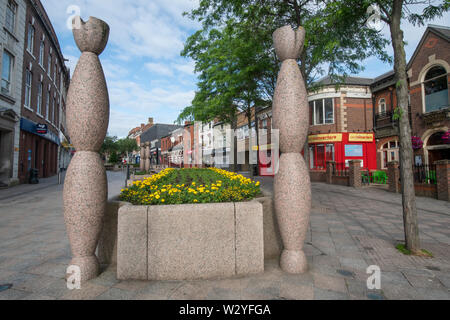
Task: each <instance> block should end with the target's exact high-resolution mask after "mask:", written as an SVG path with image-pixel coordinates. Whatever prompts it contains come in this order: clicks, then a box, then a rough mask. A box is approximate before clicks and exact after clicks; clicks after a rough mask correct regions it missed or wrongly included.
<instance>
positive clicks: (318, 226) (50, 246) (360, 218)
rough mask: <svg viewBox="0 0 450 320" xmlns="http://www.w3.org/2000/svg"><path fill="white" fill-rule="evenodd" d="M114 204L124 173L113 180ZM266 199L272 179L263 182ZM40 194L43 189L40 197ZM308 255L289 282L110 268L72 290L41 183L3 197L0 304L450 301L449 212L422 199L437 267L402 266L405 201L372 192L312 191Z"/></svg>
mask: <svg viewBox="0 0 450 320" xmlns="http://www.w3.org/2000/svg"><path fill="white" fill-rule="evenodd" d="M108 176H109V191H110V196H113V195H114V194H117V193H118V192H119V190H120V188H121V187H122V186H123V183H124V179H125V177H124V173H123V172H115V173H111V172H109V173H108ZM261 181H262V185H263V189H264V190H266V191H267V192H270V190H271V188H272V186H271V184H272V178H263V179H261ZM39 186H41V188H40V187H39ZM312 191H313V208H312V212H311V220H310V228H309V232H308V235H307V240H306V245H305V252H306V254H307V258H308V262H309V270H308V272H306V273H305V274H301V275H292V274H286V273H284V272H282V271H281V269H280V268H279V266H278V261H277V260H270V261H266V265H265V272H264V273H263V274H259V275H253V276H244V277H235V278H231V279H219V280H198V281H119V280H117V279H116V277H115V269H114V267H109V268H107V269H106V270H103V273H102V274H101V275H100V276H99V277H98V278H96V279H93V280H91V281H88V282H86V283H84V284H82V288H81V289H79V290H68V289H67V287H66V283H65V280H64V274H65V269H66V267H67V265H68V263H69V261H70V248H69V242H68V239H67V235H66V230H65V225H64V217H63V210H62V185H58V184H57V180H55V179H53V180H47V181H43V182H42V184H41V185H36V186H34V187H33V188H31V187H30V186H27V185H23V186H18V187H14V188H11V189H7V190H0V284H6V283H10V284H12V285H13V286H12V288H11V289H8V290H5V291H2V292H0V299H6V300H9V299H332V300H335V299H433V300H434V299H450V205H449V202H444V201H438V200H434V199H430V198H422V197H418V198H417V204H418V215H419V222H420V236H421V241H422V248H424V249H426V250H428V251H430V252H432V253H433V255H434V257H433V258H424V257H412V256H405V255H403V254H402V253H400V252H398V251H397V250H396V249H395V244H396V243H398V242H400V241H402V240H403V237H404V236H403V222H402V211H401V196H400V195H399V194H393V193H389V192H387V191H386V190H381V189H377V188H375V187H364V188H362V189H353V188H349V187H343V186H337V185H327V184H324V183H313V184H312ZM370 265H377V266H379V268H380V269H381V288H380V289H379V290H377V289H368V288H367V284H366V281H367V278H368V277H369V276H370V274H367V273H366V269H367V267H368V266H370Z"/></svg>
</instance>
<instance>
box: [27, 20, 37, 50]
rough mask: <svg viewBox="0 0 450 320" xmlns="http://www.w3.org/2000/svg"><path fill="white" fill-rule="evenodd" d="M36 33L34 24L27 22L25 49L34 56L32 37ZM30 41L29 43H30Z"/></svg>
mask: <svg viewBox="0 0 450 320" xmlns="http://www.w3.org/2000/svg"><path fill="white" fill-rule="evenodd" d="M30 35H31V40H30ZM35 35H36V29H35V28H34V26H33V25H32V24H31V23H29V24H28V34H27V51H28V52H29V53H30V54H31V55H32V56H33V57H34V53H33V51H34V37H35ZM30 41H31V44H30Z"/></svg>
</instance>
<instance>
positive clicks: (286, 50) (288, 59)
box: [273, 26, 311, 273]
mask: <svg viewBox="0 0 450 320" xmlns="http://www.w3.org/2000/svg"><path fill="white" fill-rule="evenodd" d="M304 39H305V29H303V28H302V27H299V28H298V29H297V30H292V28H291V27H290V26H284V27H281V28H279V29H277V30H275V32H274V33H273V40H274V45H275V51H276V53H277V56H278V59H280V60H281V61H282V64H281V70H280V72H279V74H278V78H277V85H276V88H275V93H274V97H273V121H274V129H278V130H279V134H280V137H279V139H280V140H279V141H280V142H279V143H280V152H281V156H280V162H279V170H278V173H277V174H276V175H275V180H274V202H275V211H276V214H277V220H278V224H279V226H280V233H281V238H282V240H283V245H284V249H283V252H282V254H281V258H280V266H281V269H282V270H284V271H286V272H288V273H302V272H305V271H306V270H307V261H306V256H305V253H304V252H303V243H304V241H305V238H306V232H307V229H308V224H309V212H310V210H311V183H310V179H309V173H308V169H307V166H306V163H305V160H304V159H303V156H302V155H301V153H300V152H301V151H302V149H303V146H304V144H305V141H306V138H307V134H308V126H309V116H308V112H309V111H308V100H307V92H306V87H305V82H304V79H303V77H302V74H301V72H300V69H299V67H298V64H297V59H298V58H299V56H300V53H301V51H302V49H303V42H304Z"/></svg>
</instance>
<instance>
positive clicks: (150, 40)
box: [41, 0, 450, 137]
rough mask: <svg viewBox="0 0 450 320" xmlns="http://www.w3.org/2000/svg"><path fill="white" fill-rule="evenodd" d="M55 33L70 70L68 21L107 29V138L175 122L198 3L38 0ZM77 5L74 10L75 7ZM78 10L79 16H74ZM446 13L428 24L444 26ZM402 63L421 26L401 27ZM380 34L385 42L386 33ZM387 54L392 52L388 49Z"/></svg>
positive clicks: (380, 68)
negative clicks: (97, 22) (98, 23)
mask: <svg viewBox="0 0 450 320" xmlns="http://www.w3.org/2000/svg"><path fill="white" fill-rule="evenodd" d="M41 2H42V4H43V5H44V8H45V9H46V11H47V14H48V15H49V18H50V20H51V22H52V24H53V27H54V29H55V31H56V33H57V36H58V40H59V42H60V46H61V50H62V52H63V55H64V57H65V58H66V59H69V61H68V62H67V63H66V64H67V66H68V67H69V68H70V69H71V72H73V70H74V69H75V66H76V63H77V61H78V59H79V57H80V54H81V53H80V52H79V50H78V48H77V47H76V44H75V42H74V40H73V36H72V31H71V30H70V29H69V28H68V27H67V22H68V21H70V19H71V17H72V16H74V15H76V14H79V15H80V16H81V17H82V19H83V20H84V21H87V20H88V18H89V17H90V16H94V17H97V18H99V19H102V20H104V21H105V22H107V23H108V24H109V26H110V36H109V42H108V45H107V47H106V49H105V51H104V52H103V53H102V54H101V55H100V60H101V63H102V65H103V69H104V71H105V76H106V81H107V85H108V90H109V98H110V121H109V128H108V134H109V135H113V136H118V137H126V136H127V134H128V132H129V131H130V130H131V129H132V128H134V127H137V126H140V124H141V123H147V120H148V118H149V117H152V118H153V119H154V122H155V123H169V124H170V123H174V121H175V120H176V119H177V117H178V114H179V113H180V112H181V110H183V108H184V107H186V106H189V105H190V103H191V101H192V99H193V98H194V95H195V90H196V82H197V77H196V75H195V73H194V62H193V61H192V60H190V59H189V58H184V57H181V56H180V52H181V50H182V49H183V45H184V42H185V41H186V39H187V38H188V37H189V36H190V35H191V34H193V33H194V32H195V31H197V30H198V29H200V27H201V26H200V24H199V23H198V22H195V21H192V20H190V19H189V18H187V17H183V16H182V13H183V12H184V11H190V10H191V9H193V8H195V7H197V5H198V0H170V1H167V0H133V1H130V0H41ZM74 6H76V7H74ZM78 9H79V12H78ZM449 21H450V13H447V14H446V15H445V16H444V17H443V18H440V19H435V20H434V21H431V22H429V23H431V24H437V25H446V26H449V25H450V23H449ZM402 28H403V30H404V34H405V40H406V42H407V46H406V47H405V50H406V55H407V59H409V58H410V57H411V55H412V54H413V52H414V49H415V48H416V46H417V44H418V43H419V41H420V38H421V37H422V34H423V32H424V31H425V29H426V27H414V26H412V25H410V24H408V23H407V22H403V24H402ZM382 32H383V34H385V35H386V36H387V37H389V28H388V27H387V26H384V28H383V30H382ZM387 50H388V52H389V53H391V54H392V48H391V46H389V47H388V48H387ZM362 64H363V65H364V66H365V71H363V72H362V73H360V74H358V76H361V77H368V78H373V77H376V76H379V75H381V74H383V73H384V72H387V71H389V70H391V69H392V66H391V65H389V64H385V63H383V62H381V61H379V60H377V59H376V58H369V59H367V60H365V61H363V62H362Z"/></svg>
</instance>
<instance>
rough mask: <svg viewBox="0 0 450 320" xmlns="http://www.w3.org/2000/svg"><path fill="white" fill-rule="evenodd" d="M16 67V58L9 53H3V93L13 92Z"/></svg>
mask: <svg viewBox="0 0 450 320" xmlns="http://www.w3.org/2000/svg"><path fill="white" fill-rule="evenodd" d="M13 65H14V57H13V56H12V55H10V54H9V53H8V52H7V51H3V63H2V92H3V93H10V92H11V74H12V70H13Z"/></svg>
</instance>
